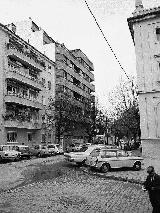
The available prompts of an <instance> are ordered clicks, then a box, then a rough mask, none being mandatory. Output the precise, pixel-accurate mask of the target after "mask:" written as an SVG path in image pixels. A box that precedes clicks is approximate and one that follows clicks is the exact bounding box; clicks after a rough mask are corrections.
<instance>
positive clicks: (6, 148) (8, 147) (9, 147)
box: [2, 146, 13, 151]
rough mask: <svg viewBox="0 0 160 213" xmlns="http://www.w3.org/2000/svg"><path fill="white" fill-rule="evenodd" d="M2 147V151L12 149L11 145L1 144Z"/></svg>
mask: <svg viewBox="0 0 160 213" xmlns="http://www.w3.org/2000/svg"><path fill="white" fill-rule="evenodd" d="M2 149H3V151H10V150H13V147H11V146H3V147H2Z"/></svg>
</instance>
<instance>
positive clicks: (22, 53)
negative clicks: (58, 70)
mask: <svg viewBox="0 0 160 213" xmlns="http://www.w3.org/2000/svg"><path fill="white" fill-rule="evenodd" d="M7 49H8V50H9V51H8V55H15V57H14V58H19V59H20V60H21V61H24V62H25V63H26V62H27V64H29V65H31V66H33V67H35V68H36V69H38V70H39V71H43V70H44V69H45V62H44V61H42V60H40V59H38V56H32V54H31V53H30V51H29V50H28V49H26V50H25V48H18V47H17V46H16V45H15V44H13V43H12V42H9V43H8V44H7Z"/></svg>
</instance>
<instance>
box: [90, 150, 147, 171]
mask: <svg viewBox="0 0 160 213" xmlns="http://www.w3.org/2000/svg"><path fill="white" fill-rule="evenodd" d="M86 164H87V165H88V166H90V167H94V168H96V169H98V170H100V171H102V172H108V171H109V170H110V169H111V168H122V167H132V168H133V169H134V170H140V169H141V165H142V164H143V158H142V157H136V156H132V153H131V152H125V151H124V150H119V149H106V148H105V149H104V148H102V149H95V150H93V151H92V152H91V153H90V155H89V156H88V157H87V160H86Z"/></svg>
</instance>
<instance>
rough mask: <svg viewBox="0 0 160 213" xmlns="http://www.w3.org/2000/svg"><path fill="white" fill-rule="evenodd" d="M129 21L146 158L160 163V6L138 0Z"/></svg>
mask: <svg viewBox="0 0 160 213" xmlns="http://www.w3.org/2000/svg"><path fill="white" fill-rule="evenodd" d="M135 6H136V9H135V11H134V12H133V17H131V18H128V24H129V29H130V32H131V35H132V38H133V42H134V44H135V51H136V62H137V80H138V90H139V107H140V125H141V138H142V151H143V155H144V156H146V157H149V158H150V159H159V160H160V7H157V8H152V9H144V7H143V4H142V1H141V0H136V5H135Z"/></svg>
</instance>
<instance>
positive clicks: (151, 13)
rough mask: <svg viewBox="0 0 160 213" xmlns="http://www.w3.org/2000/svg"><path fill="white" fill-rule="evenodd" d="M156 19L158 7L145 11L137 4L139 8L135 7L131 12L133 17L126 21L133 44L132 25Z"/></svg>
mask: <svg viewBox="0 0 160 213" xmlns="http://www.w3.org/2000/svg"><path fill="white" fill-rule="evenodd" d="M137 1H138V0H137ZM137 1H136V2H137ZM140 2H141V1H140ZM156 17H160V6H159V7H154V8H149V9H145V8H144V7H143V5H142V3H141V4H139V6H138V5H136V9H135V10H134V12H133V16H132V17H130V18H128V19H127V21H128V26H129V29H130V32H131V36H132V39H133V42H134V29H133V24H134V23H136V22H142V21H145V20H147V19H153V18H156Z"/></svg>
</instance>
